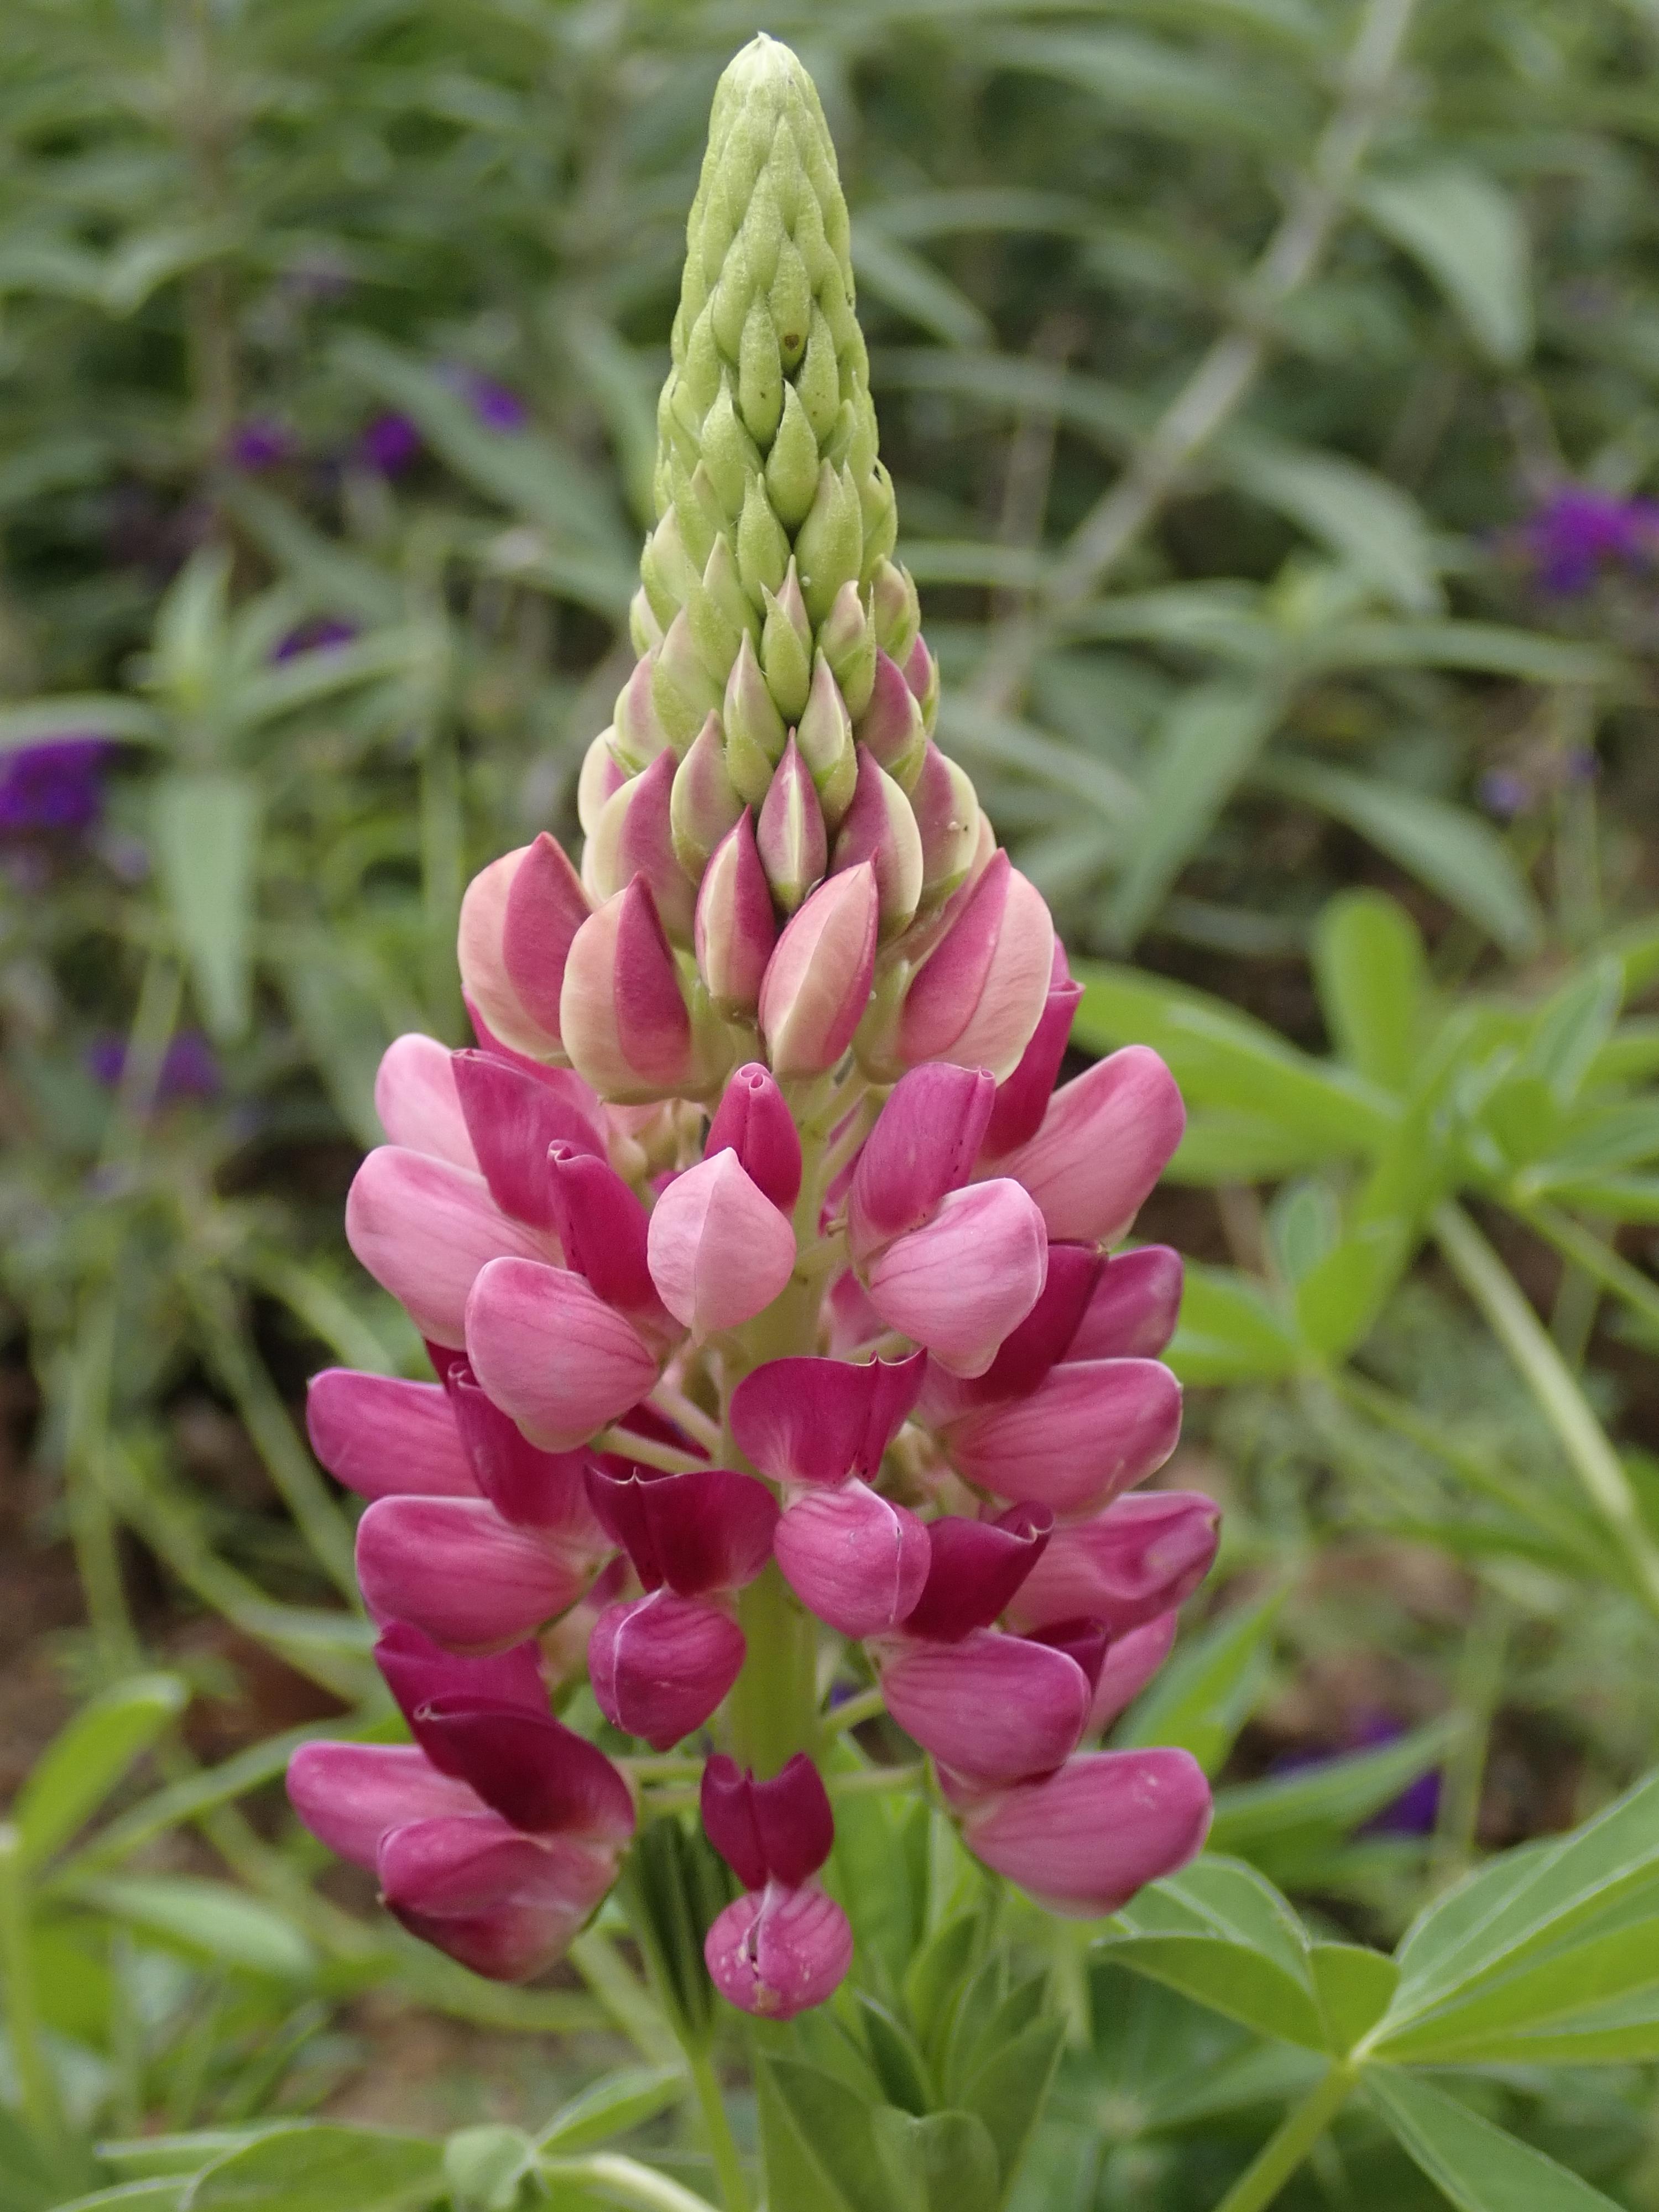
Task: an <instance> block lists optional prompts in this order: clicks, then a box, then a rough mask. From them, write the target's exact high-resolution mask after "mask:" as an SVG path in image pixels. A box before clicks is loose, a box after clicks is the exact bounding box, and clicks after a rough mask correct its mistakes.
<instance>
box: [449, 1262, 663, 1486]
mask: <svg viewBox="0 0 1659 2212" xmlns="http://www.w3.org/2000/svg"><path fill="white" fill-rule="evenodd" d="M466 1349H467V1357H468V1358H469V1359H470V1360H471V1364H472V1371H473V1373H474V1374H475V1375H476V1376H477V1378H478V1381H479V1383H481V1384H482V1386H483V1389H484V1391H485V1393H486V1395H488V1396H489V1398H490V1399H491V1400H493V1401H494V1402H495V1404H496V1405H497V1406H499V1407H501V1411H502V1412H503V1413H510V1414H511V1415H512V1417H513V1419H514V1420H515V1421H516V1422H517V1423H518V1424H519V1425H520V1428H521V1429H522V1430H523V1431H524V1432H525V1434H526V1436H527V1437H530V1439H531V1440H532V1443H538V1444H539V1445H541V1447H542V1448H543V1449H544V1450H546V1451H568V1450H570V1449H572V1447H573V1446H574V1445H576V1444H579V1443H584V1442H585V1441H586V1438H588V1437H591V1436H592V1435H593V1434H594V1433H595V1432H596V1431H598V1430H599V1429H602V1428H604V1427H605V1425H607V1423H609V1422H611V1421H614V1420H615V1419H617V1417H618V1415H619V1414H622V1413H626V1412H627V1411H628V1410H629V1407H631V1406H634V1405H636V1404H637V1403H638V1402H639V1401H640V1400H641V1398H643V1397H644V1396H645V1395H646V1394H647V1391H649V1390H650V1389H651V1388H652V1386H653V1383H655V1382H656V1379H657V1362H656V1360H655V1359H654V1358H653V1356H652V1354H651V1353H650V1352H649V1351H647V1348H646V1346H645V1345H644V1344H643V1343H642V1342H641V1340H640V1337H639V1334H638V1333H637V1331H635V1329H634V1328H632V1327H631V1326H630V1325H629V1322H626V1321H625V1320H624V1319H623V1316H621V1315H620V1314H619V1313H617V1312H616V1311H615V1310H614V1309H613V1308H612V1307H611V1306H608V1305H607V1304H605V1300H604V1299H603V1298H602V1297H599V1294H598V1293H597V1291H594V1290H593V1289H592V1286H591V1285H589V1284H588V1283H587V1282H586V1280H585V1279H583V1277H581V1276H580V1275H574V1274H571V1273H569V1272H568V1270H566V1269H564V1268H562V1267H544V1266H538V1265H537V1264H535V1263H533V1262H532V1261H528V1260H497V1261H494V1262H493V1263H492V1264H491V1265H489V1266H488V1267H484V1268H483V1269H482V1270H481V1272H480V1273H479V1276H478V1279H477V1283H476V1284H475V1285H473V1289H472V1294H471V1297H470V1298H469V1299H468V1300H467V1305H466Z"/></svg>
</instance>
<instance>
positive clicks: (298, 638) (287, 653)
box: [270, 615, 357, 661]
mask: <svg viewBox="0 0 1659 2212" xmlns="http://www.w3.org/2000/svg"><path fill="white" fill-rule="evenodd" d="M356 635H357V625H356V623H349V622H340V621H337V619H336V618H335V617H333V616H332V615H319V616H318V617H316V618H315V620H314V621H312V622H305V623H301V624H300V626H299V628H298V629H291V630H289V634H288V635H287V636H286V637H282V638H278V639H277V641H276V644H275V646H273V647H272V648H271V654H270V657H271V659H273V660H278V661H281V660H293V659H297V657H298V656H299V655H300V654H301V653H322V652H325V651H326V650H327V648H328V647H330V646H331V645H349V644H350V642H351V641H352V639H353V638H354V637H356Z"/></svg>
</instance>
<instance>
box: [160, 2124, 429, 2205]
mask: <svg viewBox="0 0 1659 2212" xmlns="http://www.w3.org/2000/svg"><path fill="white" fill-rule="evenodd" d="M442 2186H443V2151H442V2148H441V2145H439V2144H437V2143H435V2142H426V2141H424V2140H423V2139H422V2137H421V2136H406V2135H387V2134H382V2133H380V2131H379V2130H375V2129H371V2128H349V2127H336V2126H330V2125H321V2124H319V2125H314V2126H313V2125H299V2126H295V2127H293V2128H289V2129H287V2130H284V2131H283V2133H281V2134H278V2135H271V2136H266V2137H265V2138H264V2141H263V2142H257V2143H251V2144H249V2145H248V2146H247V2148H245V2149H242V2150H234V2151H232V2152H231V2153H230V2154H229V2155H228V2157H225V2158H222V2159H220V2160H216V2162H215V2163H214V2164H213V2165H212V2166H209V2167H208V2169H207V2171H206V2172H204V2173H202V2174H199V2175H198V2176H197V2179H196V2180H195V2181H194V2182H193V2183H192V2184H191V2187H190V2189H189V2190H188V2191H187V2192H186V2193H185V2199H184V2207H185V2212H404V2207H410V2206H415V2205H419V2204H426V2203H430V2202H431V2201H432V2199H433V2198H434V2197H436V2196H437V2195H438V2193H439V2191H440V2190H441V2188H442Z"/></svg>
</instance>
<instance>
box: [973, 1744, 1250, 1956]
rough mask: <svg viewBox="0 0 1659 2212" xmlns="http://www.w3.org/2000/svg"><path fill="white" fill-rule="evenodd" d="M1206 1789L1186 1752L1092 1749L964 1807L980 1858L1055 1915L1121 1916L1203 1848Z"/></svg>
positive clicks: (1207, 1808)
mask: <svg viewBox="0 0 1659 2212" xmlns="http://www.w3.org/2000/svg"><path fill="white" fill-rule="evenodd" d="M1210 1811H1211V1807H1210V1786H1209V1784H1208V1783H1207V1782H1206V1780H1205V1778H1204V1770H1203V1769H1202V1768H1201V1767H1200V1765H1199V1764H1198V1762H1197V1760H1196V1759H1194V1758H1193V1757H1192V1755H1191V1754H1190V1753H1188V1752H1184V1751H1163V1750H1153V1751H1103V1752H1088V1753H1084V1754H1083V1755H1082V1756H1081V1757H1079V1758H1076V1759H1068V1760H1067V1761H1066V1764H1065V1765H1063V1766H1062V1767H1060V1770H1059V1771H1058V1772H1057V1773H1054V1774H1050V1775H1048V1776H1047V1777H1045V1778H1042V1779H1041V1780H1038V1781H1036V1782H1028V1783H1025V1784H1021V1785H1019V1786H1018V1787H1016V1788H1013V1789H1011V1790H1002V1791H1000V1792H997V1793H995V1794H994V1795H991V1796H985V1797H981V1798H978V1799H974V1798H971V1797H964V1798H963V1841H964V1842H965V1843H966V1844H967V1845H968V1848H969V1850H970V1851H972V1852H973V1854H974V1856H975V1858H978V1859H982V1860H983V1861H984V1863H985V1864H986V1865H987V1866H988V1867H990V1868H991V1869H994V1872H996V1873H998V1874H1001V1875H1006V1876H1007V1877H1008V1879H1009V1881H1013V1882H1018V1885H1019V1887H1021V1888H1022V1889H1024V1890H1028V1891H1029V1892H1030V1894H1031V1895H1032V1896H1033V1897H1035V1898H1036V1899H1038V1901H1039V1902H1040V1903H1042V1904H1043V1905H1048V1907H1049V1909H1050V1910H1051V1911H1055V1912H1065V1913H1075V1914H1080V1915H1083V1916H1085V1917H1093V1916H1095V1915H1099V1914H1104V1913H1108V1912H1115V1911H1118V1909H1119V1908H1120V1906H1121V1905H1126V1904H1127V1902H1128V1900H1129V1899H1130V1898H1132V1897H1133V1895H1134V1893H1135V1892H1136V1891H1137V1890H1138V1889H1141V1888H1144V1887H1145V1886H1146V1883H1147V1882H1149V1881H1158V1880H1159V1879H1160V1878H1161V1877H1162V1876H1164V1875H1170V1874H1174V1873H1176V1871H1178V1869H1180V1868H1182V1867H1183V1866H1185V1865H1186V1863H1187V1862H1188V1860H1189V1859H1191V1858H1193V1857H1195V1856H1196V1854H1197V1853H1198V1851H1199V1850H1200V1849H1201V1847H1202V1845H1203V1842H1204V1838H1205V1836H1206V1834H1207V1833H1208V1832H1209V1826H1210Z"/></svg>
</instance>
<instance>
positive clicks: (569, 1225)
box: [547, 1145, 677, 1335]
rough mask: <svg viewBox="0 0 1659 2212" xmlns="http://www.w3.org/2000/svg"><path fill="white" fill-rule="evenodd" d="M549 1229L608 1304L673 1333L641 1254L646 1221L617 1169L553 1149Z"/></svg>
mask: <svg viewBox="0 0 1659 2212" xmlns="http://www.w3.org/2000/svg"><path fill="white" fill-rule="evenodd" d="M547 1174H548V1178H549V1182H550V1186H551V1192H552V1209H553V1225H554V1227H555V1228H556V1230H557V1231H558V1235H559V1242H560V1243H561V1244H562V1246H563V1248H564V1256H565V1261H566V1264H567V1265H568V1266H569V1267H574V1269H575V1271H576V1273H578V1274H579V1275H585V1276H586V1278H587V1280H588V1281H589V1282H590V1283H591V1284H592V1285H593V1288H594V1289H595V1290H596V1291H598V1292H599V1296H600V1297H602V1298H603V1299H604V1300H605V1303H606V1304H607V1305H613V1306H615V1307H616V1309H617V1311H618V1312H619V1313H624V1314H627V1315H628V1316H629V1318H630V1319H632V1320H633V1321H634V1322H635V1323H636V1325H637V1326H638V1327H640V1328H644V1329H646V1330H647V1331H650V1330H655V1331H657V1332H658V1333H659V1334H669V1335H673V1334H677V1332H676V1331H675V1328H674V1324H673V1322H672V1321H671V1318H670V1316H669V1314H668V1310H667V1308H666V1307H665V1305H664V1304H663V1302H662V1300H661V1299H660V1298H659V1297H658V1296H657V1286H656V1285H655V1284H654V1283H653V1281H652V1279H651V1267H650V1263H649V1261H648V1260H647V1256H646V1232H647V1226H648V1224H649V1218H650V1217H649V1216H648V1215H647V1212H646V1210H645V1208H644V1206H642V1205H641V1203H640V1200H639V1199H638V1198H637V1197H636V1196H635V1194H634V1192H633V1191H632V1190H631V1189H630V1188H629V1186H628V1184H627V1183H626V1182H623V1178H622V1177H621V1176H619V1175H618V1174H617V1171H616V1170H615V1169H614V1168H612V1167H611V1166H610V1165H609V1164H608V1163H607V1162H606V1161H605V1160H601V1159H594V1158H588V1157H586V1156H584V1155H583V1154H581V1153H579V1152H574V1151H573V1150H572V1149H571V1147H569V1146H564V1145H555V1146H553V1148H552V1150H551V1152H550V1153H549V1155H548V1158H547Z"/></svg>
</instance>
